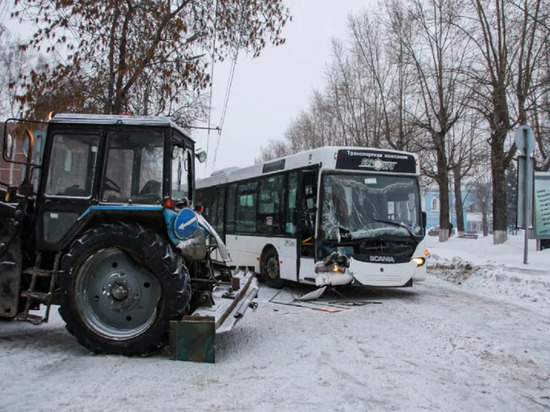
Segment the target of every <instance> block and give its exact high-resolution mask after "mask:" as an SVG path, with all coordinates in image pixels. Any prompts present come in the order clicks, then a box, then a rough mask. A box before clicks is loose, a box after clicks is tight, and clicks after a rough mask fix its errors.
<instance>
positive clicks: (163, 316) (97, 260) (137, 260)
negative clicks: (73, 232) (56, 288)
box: [59, 223, 191, 355]
mask: <svg viewBox="0 0 550 412" xmlns="http://www.w3.org/2000/svg"><path fill="white" fill-rule="evenodd" d="M62 268H63V276H61V279H60V286H61V293H60V295H59V301H60V308H59V312H60V314H61V316H62V317H63V319H64V320H65V322H66V324H67V329H68V330H69V332H71V333H72V334H73V335H74V336H75V337H76V338H77V340H78V341H79V342H80V343H81V344H82V345H84V346H85V347H87V348H89V349H90V350H92V351H93V352H96V353H111V354H123V355H144V354H147V353H148V352H151V351H152V350H155V349H157V348H160V347H162V346H163V345H165V344H166V343H167V341H168V326H169V321H170V320H178V319H181V317H182V316H183V315H184V314H185V312H186V311H187V310H188V307H189V301H190V297H191V296H190V295H191V291H190V282H189V273H188V271H187V268H186V267H185V263H184V261H183V258H182V257H181V256H180V255H178V254H176V253H174V250H173V248H172V247H171V246H170V245H169V244H168V243H167V242H166V241H165V240H164V239H163V238H161V237H160V236H159V235H158V234H156V233H154V232H152V231H149V230H146V229H144V228H143V227H141V226H139V225H136V224H133V225H129V224H123V223H116V224H110V225H106V224H105V225H101V226H98V227H96V228H93V229H91V230H89V231H87V232H86V233H84V235H83V236H82V237H81V238H80V239H78V240H76V241H74V242H73V244H72V245H71V248H70V250H69V253H67V254H66V255H65V256H64V258H63V262H62Z"/></svg>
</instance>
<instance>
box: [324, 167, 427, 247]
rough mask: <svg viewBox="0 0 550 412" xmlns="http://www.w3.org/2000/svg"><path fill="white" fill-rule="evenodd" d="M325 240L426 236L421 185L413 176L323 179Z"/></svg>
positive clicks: (357, 176)
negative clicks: (424, 233) (422, 224)
mask: <svg viewBox="0 0 550 412" xmlns="http://www.w3.org/2000/svg"><path fill="white" fill-rule="evenodd" d="M323 187H324V192H323V202H322V218H321V222H322V223H321V229H322V236H323V238H325V239H338V240H339V239H340V238H341V237H347V238H348V239H361V238H369V237H374V236H380V235H397V236H412V235H415V236H420V235H421V234H422V227H421V217H420V201H419V190H418V183H417V181H416V180H415V178H413V177H396V176H384V175H381V176H372V175H357V174H354V175H351V174H332V175H324V177H323Z"/></svg>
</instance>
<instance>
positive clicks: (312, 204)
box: [296, 168, 319, 280]
mask: <svg viewBox="0 0 550 412" xmlns="http://www.w3.org/2000/svg"><path fill="white" fill-rule="evenodd" d="M318 178H319V172H318V169H317V168H315V169H310V170H303V171H302V173H301V179H300V182H299V195H298V219H297V225H298V227H297V232H296V240H297V242H296V244H297V249H298V250H297V255H298V256H299V259H297V265H298V267H297V274H298V280H299V279H300V278H304V275H302V276H300V269H302V270H303V271H304V274H306V273H309V272H310V270H309V269H308V268H311V269H312V268H313V267H314V263H315V221H316V214H317V207H316V206H317V182H318ZM312 273H313V272H310V275H312ZM306 277H307V276H306Z"/></svg>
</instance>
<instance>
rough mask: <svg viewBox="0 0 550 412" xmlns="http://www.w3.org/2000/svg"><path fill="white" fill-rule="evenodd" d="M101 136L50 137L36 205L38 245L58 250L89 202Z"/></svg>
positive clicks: (73, 133)
mask: <svg viewBox="0 0 550 412" xmlns="http://www.w3.org/2000/svg"><path fill="white" fill-rule="evenodd" d="M99 144H100V135H99V134H98V133H84V132H76V131H67V132H57V133H53V135H52V136H51V137H50V139H49V141H48V145H49V147H47V148H46V152H45V153H47V154H49V155H48V157H47V158H45V159H44V166H45V168H46V169H47V170H44V171H43V173H45V176H44V178H43V180H42V185H41V190H40V191H39V198H38V203H37V212H38V221H37V245H38V247H39V249H42V250H59V249H60V248H61V247H62V246H60V245H61V243H63V240H65V241H68V240H67V239H65V238H66V235H67V234H68V233H69V230H70V229H71V228H72V227H73V226H74V225H75V223H76V222H77V220H78V217H79V216H80V215H81V214H82V213H84V212H85V211H86V210H87V209H88V207H89V206H90V203H91V202H92V196H93V192H94V190H93V188H94V183H95V177H96V176H97V173H96V170H97V169H98V148H99Z"/></svg>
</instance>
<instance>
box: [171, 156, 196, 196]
mask: <svg viewBox="0 0 550 412" xmlns="http://www.w3.org/2000/svg"><path fill="white" fill-rule="evenodd" d="M192 159H193V155H192V153H191V150H189V149H184V148H183V147H180V146H174V147H173V149H172V199H174V200H182V199H183V198H187V200H191V193H189V179H190V178H191V176H192V174H191V170H190V169H191V168H192V167H193V163H192Z"/></svg>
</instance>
